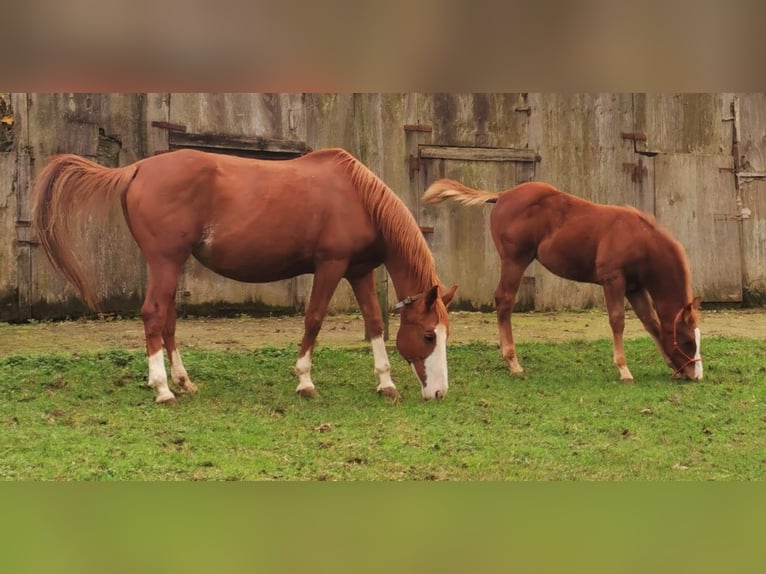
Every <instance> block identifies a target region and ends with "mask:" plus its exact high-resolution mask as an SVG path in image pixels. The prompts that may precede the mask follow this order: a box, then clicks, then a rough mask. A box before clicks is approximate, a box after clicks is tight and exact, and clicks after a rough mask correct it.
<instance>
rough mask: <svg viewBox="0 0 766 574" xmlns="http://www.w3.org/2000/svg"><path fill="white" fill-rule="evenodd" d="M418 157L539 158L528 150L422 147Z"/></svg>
mask: <svg viewBox="0 0 766 574" xmlns="http://www.w3.org/2000/svg"><path fill="white" fill-rule="evenodd" d="M419 151H420V157H421V158H424V159H453V160H460V161H529V162H534V161H540V159H541V158H540V156H539V155H538V154H537V153H536V152H535V151H534V150H529V149H513V148H489V147H457V146H440V145H422V146H420V148H419Z"/></svg>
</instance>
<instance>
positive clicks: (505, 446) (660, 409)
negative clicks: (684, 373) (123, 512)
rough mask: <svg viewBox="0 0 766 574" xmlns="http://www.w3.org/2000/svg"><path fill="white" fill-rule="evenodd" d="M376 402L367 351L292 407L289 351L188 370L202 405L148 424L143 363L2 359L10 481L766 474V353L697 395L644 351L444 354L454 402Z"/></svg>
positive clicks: (720, 371) (158, 413)
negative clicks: (629, 379) (618, 365)
mask: <svg viewBox="0 0 766 574" xmlns="http://www.w3.org/2000/svg"><path fill="white" fill-rule="evenodd" d="M389 349H390V350H391V351H392V352H391V360H392V367H393V370H394V380H395V381H396V382H397V385H398V387H399V389H400V391H401V392H402V394H403V397H402V400H401V401H399V402H398V403H394V402H392V401H390V400H388V399H383V398H381V397H378V396H377V395H376V393H375V392H374V389H375V385H376V381H375V377H374V375H373V372H372V356H371V352H370V351H369V349H367V348H358V347H357V348H325V347H320V348H319V349H318V350H317V352H316V354H315V360H314V370H313V376H314V380H315V383H316V384H317V388H318V391H319V393H320V397H319V398H318V399H316V400H305V399H301V398H299V397H297V396H296V395H295V393H294V388H295V385H296V381H295V379H294V376H293V374H292V368H293V364H294V362H295V350H294V349H293V348H277V347H265V348H260V349H257V350H255V351H241V350H235V351H221V350H205V349H195V350H190V351H188V352H186V353H185V362H186V365H187V368H188V370H189V372H190V374H191V376H192V380H194V381H195V382H196V383H197V384H198V385H199V386H200V393H199V394H197V395H193V396H181V397H180V400H179V402H178V404H176V405H174V406H171V407H162V406H156V405H155V404H154V403H153V392H152V391H151V390H150V389H148V388H147V387H146V386H145V378H146V362H145V358H144V356H143V353H142V352H140V351H133V350H131V351H127V350H122V349H119V348H118V349H112V350H106V351H99V352H95V353H79V352H75V353H66V354H65V353H45V354H30V353H17V354H10V355H6V356H4V357H0V381H1V382H2V383H1V384H0V394H1V395H2V396H1V398H0V478H2V479H5V480H9V479H10V480H14V479H15V480H18V479H36V480H314V481H322V480H376V481H377V480H471V481H473V480H735V479H736V480H753V479H761V478H763V477H764V469H765V468H766V433H765V432H764V430H766V390H765V387H764V382H765V381H766V348H764V345H762V344H761V342H760V341H759V340H757V339H746V338H735V337H711V338H708V339H707V340H706V341H705V346H704V348H703V351H704V358H705V379H704V380H703V381H702V382H698V383H689V382H678V381H672V380H671V379H670V378H669V370H668V369H667V368H666V367H665V365H664V364H663V363H662V361H661V360H660V358H659V355H658V353H657V351H656V349H655V348H654V346H653V344H652V343H651V342H650V341H649V340H648V338H642V339H637V340H632V341H630V342H629V343H628V345H627V352H628V358H629V362H630V366H631V370H632V371H633V374H634V376H635V377H636V383H635V384H634V385H626V384H624V383H621V382H619V381H618V380H617V377H616V369H614V368H613V367H612V365H611V345H610V342H609V341H608V340H606V339H599V340H596V341H586V340H573V341H568V342H560V343H540V342H531V343H525V344H523V345H522V346H520V353H521V360H522V364H523V365H524V366H525V368H526V372H525V373H524V374H523V375H522V376H519V377H515V378H511V377H510V376H509V374H508V372H507V371H506V369H505V367H504V365H503V364H502V362H501V361H500V359H499V355H498V351H497V347H496V345H494V344H487V343H463V344H456V345H451V346H450V348H449V361H450V392H449V394H448V396H447V398H446V400H444V401H441V402H429V403H425V402H423V401H421V400H420V398H419V396H420V392H419V389H418V386H417V383H416V382H415V380H414V377H413V376H412V373H411V372H410V370H409V367H408V366H407V365H406V364H404V362H403V361H402V360H401V359H400V358H399V357H398V355H396V354H395V352H393V349H392V345H389Z"/></svg>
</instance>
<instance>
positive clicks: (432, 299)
mask: <svg viewBox="0 0 766 574" xmlns="http://www.w3.org/2000/svg"><path fill="white" fill-rule="evenodd" d="M438 296H439V286H438V285H434V286H433V287H431V288H430V289H429V290H428V293H426V309H430V308H431V307H433V306H434V303H436V298H437V297H438Z"/></svg>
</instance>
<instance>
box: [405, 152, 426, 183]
mask: <svg viewBox="0 0 766 574" xmlns="http://www.w3.org/2000/svg"><path fill="white" fill-rule="evenodd" d="M407 164H408V168H409V172H410V179H413V178H414V177H415V172H416V171H420V168H421V166H422V165H423V160H421V159H420V156H416V155H412V154H410V155H409V158H408V161H407Z"/></svg>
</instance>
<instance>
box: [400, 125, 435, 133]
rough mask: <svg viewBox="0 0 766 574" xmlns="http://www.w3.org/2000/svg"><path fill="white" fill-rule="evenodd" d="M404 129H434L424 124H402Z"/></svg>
mask: <svg viewBox="0 0 766 574" xmlns="http://www.w3.org/2000/svg"><path fill="white" fill-rule="evenodd" d="M404 131H406V132H423V133H431V132H432V131H434V129H433V128H432V127H431V126H429V125H426V124H404Z"/></svg>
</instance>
